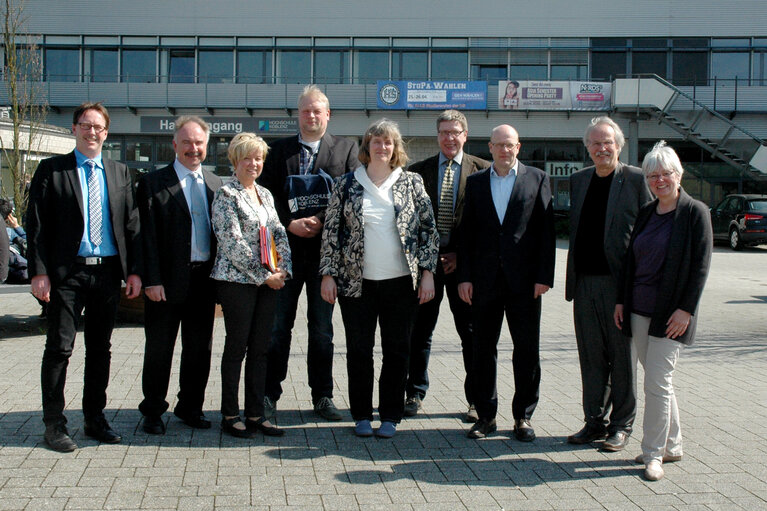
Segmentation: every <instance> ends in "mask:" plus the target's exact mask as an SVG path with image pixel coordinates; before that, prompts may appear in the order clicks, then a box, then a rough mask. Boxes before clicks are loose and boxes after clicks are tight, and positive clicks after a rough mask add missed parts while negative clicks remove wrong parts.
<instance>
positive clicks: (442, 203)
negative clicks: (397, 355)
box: [405, 110, 490, 422]
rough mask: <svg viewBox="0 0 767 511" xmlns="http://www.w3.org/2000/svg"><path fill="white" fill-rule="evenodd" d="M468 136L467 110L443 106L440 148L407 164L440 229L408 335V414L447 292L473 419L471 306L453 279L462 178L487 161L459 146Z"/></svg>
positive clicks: (422, 389)
mask: <svg viewBox="0 0 767 511" xmlns="http://www.w3.org/2000/svg"><path fill="white" fill-rule="evenodd" d="M468 136H469V125H468V122H467V121H466V116H464V115H463V114H462V113H461V112H459V111H457V110H445V111H444V112H442V113H441V114H440V115H439V117H437V142H438V143H439V153H438V154H436V155H434V156H432V157H430V158H426V159H425V160H422V161H419V162H417V163H414V164H413V165H411V166H410V168H409V169H408V170H410V171H411V172H417V173H418V174H420V175H421V177H423V183H424V186H425V187H426V192H427V193H428V194H429V198H430V199H431V205H432V208H433V209H434V218H436V219H437V227H438V230H439V235H440V248H439V261H438V263H437V272H436V273H435V274H434V291H435V295H434V299H433V300H431V301H429V302H426V303H424V304H422V305H419V306H418V313H417V316H416V322H415V325H414V327H413V333H412V335H411V337H410V367H409V370H408V379H407V387H406V392H407V399H406V400H405V416H407V417H412V416H414V415H416V414H417V413H418V410H419V409H420V408H421V402H422V401H423V399H424V397H425V396H426V391H427V390H428V389H429V375H428V365H429V355H430V353H431V342H432V335H433V333H434V328H435V327H436V326H437V318H438V316H439V308H440V304H441V303H442V298H443V296H444V294H445V293H447V300H448V302H449V303H450V311H451V312H452V313H453V321H454V323H455V329H456V331H457V332H458V337H459V338H460V339H461V350H462V351H463V365H464V368H465V370H466V378H465V380H464V385H463V387H464V392H465V394H466V400H467V401H468V404H469V410H468V412H466V414H465V415H464V420H465V421H466V422H475V421H476V420H477V415H476V409H475V408H474V398H473V397H472V394H471V377H470V375H471V371H470V369H471V351H472V347H471V309H470V308H469V306H468V304H466V303H465V302H463V301H462V300H461V299H460V298H459V297H458V283H457V282H456V280H455V276H456V273H455V268H456V259H457V255H456V246H457V243H456V241H457V239H456V238H457V232H456V230H457V227H458V224H459V223H460V221H461V214H462V213H463V198H464V192H465V189H466V178H467V177H468V176H469V175H471V174H474V173H475V172H477V171H478V170H481V169H486V168H487V167H489V166H490V162H489V161H487V160H483V159H481V158H477V157H475V156H471V155H470V154H466V153H464V152H463V146H464V144H465V143H466V140H467V138H468Z"/></svg>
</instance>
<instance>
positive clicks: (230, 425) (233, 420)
mask: <svg viewBox="0 0 767 511" xmlns="http://www.w3.org/2000/svg"><path fill="white" fill-rule="evenodd" d="M242 423H243V422H242V419H240V418H239V417H230V418H228V419H221V429H222V430H223V431H224V433H228V434H229V435H232V436H234V437H237V438H253V435H254V432H253V431H248V427H247V425H246V426H245V429H238V428H235V427H234V425H235V424H242Z"/></svg>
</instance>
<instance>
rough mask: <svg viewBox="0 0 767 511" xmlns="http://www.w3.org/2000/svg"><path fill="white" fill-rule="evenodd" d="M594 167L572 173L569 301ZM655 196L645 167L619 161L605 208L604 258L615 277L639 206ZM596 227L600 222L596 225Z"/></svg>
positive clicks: (567, 287) (566, 295) (568, 270)
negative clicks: (648, 181) (584, 205)
mask: <svg viewBox="0 0 767 511" xmlns="http://www.w3.org/2000/svg"><path fill="white" fill-rule="evenodd" d="M594 172H596V168H595V167H588V168H585V169H583V170H579V171H578V172H576V173H575V174H573V175H572V176H570V250H569V251H568V252H567V278H566V281H565V299H566V300H567V301H568V302H569V301H571V300H572V299H573V297H574V296H575V280H576V275H575V251H576V250H577V249H578V247H577V240H576V235H577V234H578V224H579V223H580V217H581V211H582V210H583V202H584V201H585V200H586V192H588V189H589V185H590V184H591V178H592V177H593V176H594ZM650 200H652V195H651V194H650V189H649V188H648V187H647V182H646V180H645V178H644V174H642V170H641V169H639V168H637V167H632V166H630V165H624V164H623V163H620V162H618V166H617V167H616V168H615V175H614V176H613V182H612V184H611V185H610V193H609V195H608V198H607V210H606V212H605V225H604V227H603V228H604V246H605V258H606V259H607V264H608V266H609V267H610V272H611V273H612V275H613V277H615V278H616V279H617V278H618V276H619V275H620V272H621V269H622V267H623V260H624V258H625V256H626V248H627V247H628V245H629V238H630V237H631V229H632V228H633V227H634V220H635V219H636V216H637V213H638V212H639V208H641V207H642V206H643V205H644V204H646V203H648V202H649V201H650ZM594 227H595V228H597V227H598V226H594Z"/></svg>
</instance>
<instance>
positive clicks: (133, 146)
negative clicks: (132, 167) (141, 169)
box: [125, 140, 152, 162]
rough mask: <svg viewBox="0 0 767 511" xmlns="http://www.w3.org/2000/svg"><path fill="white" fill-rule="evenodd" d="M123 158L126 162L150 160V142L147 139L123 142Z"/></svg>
mask: <svg viewBox="0 0 767 511" xmlns="http://www.w3.org/2000/svg"><path fill="white" fill-rule="evenodd" d="M125 160H126V161H128V162H150V161H151V160H152V142H151V141H149V140H146V141H143V140H141V141H138V140H130V141H127V142H126V143H125Z"/></svg>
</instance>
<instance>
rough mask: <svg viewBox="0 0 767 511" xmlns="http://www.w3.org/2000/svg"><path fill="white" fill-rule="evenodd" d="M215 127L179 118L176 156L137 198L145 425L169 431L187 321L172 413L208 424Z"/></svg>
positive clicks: (147, 179)
mask: <svg viewBox="0 0 767 511" xmlns="http://www.w3.org/2000/svg"><path fill="white" fill-rule="evenodd" d="M209 137H210V128H209V127H208V124H207V123H206V122H205V121H203V120H202V119H200V118H199V117H196V116H182V117H179V118H178V119H177V120H176V123H175V133H174V135H173V149H174V150H175V152H176V160H175V161H174V162H173V163H171V164H170V165H168V166H167V167H165V168H162V169H160V170H156V171H153V172H149V173H148V174H146V175H144V176H143V177H142V178H141V181H139V185H138V192H137V199H138V204H139V212H140V214H141V224H142V226H145V227H146V230H142V234H143V247H144V276H143V278H144V282H145V283H146V290H145V292H146V298H147V300H146V301H145V306H144V332H145V335H146V349H145V351H144V369H143V375H142V389H143V391H144V400H143V401H142V402H141V404H140V405H139V410H141V413H142V414H143V415H144V426H143V428H144V431H146V432H147V433H150V434H156V435H160V434H163V433H165V422H164V421H163V420H162V414H163V413H164V412H165V411H166V410H167V409H168V402H167V401H166V397H167V394H168V385H169V381H170V371H171V365H172V360H173V347H174V346H175V344H176V336H177V335H178V329H179V326H181V346H182V350H181V374H180V375H179V392H178V402H177V404H176V407H175V409H174V411H173V413H174V414H175V415H176V416H177V417H178V418H179V419H181V420H182V421H183V422H184V423H186V424H187V425H188V426H191V427H193V428H200V429H207V428H210V426H211V424H210V421H209V420H208V419H206V418H205V415H204V414H203V411H202V404H203V401H204V399H205V387H206V386H207V384H208V374H209V373H210V356H211V347H212V340H213V319H214V313H215V306H216V304H215V298H214V297H215V294H214V288H213V283H212V280H211V279H210V272H211V269H212V267H213V260H214V259H215V256H216V238H215V236H214V235H213V230H212V228H211V223H210V206H211V203H212V202H213V194H214V193H215V192H216V190H218V189H219V187H221V184H222V183H221V178H220V177H218V176H216V175H215V174H213V173H211V172H209V171H206V170H203V169H202V163H203V161H205V157H206V155H207V149H208V139H209Z"/></svg>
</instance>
